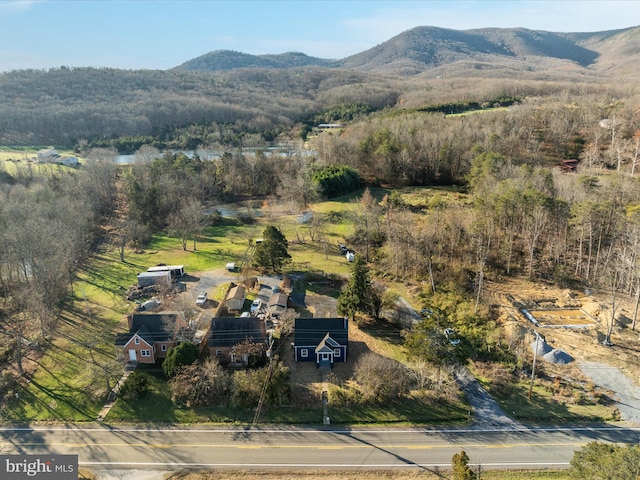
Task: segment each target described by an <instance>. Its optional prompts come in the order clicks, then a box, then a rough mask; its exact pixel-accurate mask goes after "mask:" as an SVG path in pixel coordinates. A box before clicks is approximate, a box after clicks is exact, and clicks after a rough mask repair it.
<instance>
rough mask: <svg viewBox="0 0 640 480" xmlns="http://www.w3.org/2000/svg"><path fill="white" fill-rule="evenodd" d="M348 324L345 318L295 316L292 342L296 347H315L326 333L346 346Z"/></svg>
mask: <svg viewBox="0 0 640 480" xmlns="http://www.w3.org/2000/svg"><path fill="white" fill-rule="evenodd" d="M348 325H349V322H348V320H347V319H346V318H296V320H295V324H294V327H293V328H294V332H293V343H294V345H295V346H296V347H311V346H312V347H316V346H318V345H319V344H320V343H321V342H322V341H323V340H324V338H325V336H326V335H327V333H328V334H329V336H330V337H331V339H332V340H334V341H335V342H338V343H339V344H340V345H344V346H346V345H347V343H348V342H349V333H348V329H349V327H348Z"/></svg>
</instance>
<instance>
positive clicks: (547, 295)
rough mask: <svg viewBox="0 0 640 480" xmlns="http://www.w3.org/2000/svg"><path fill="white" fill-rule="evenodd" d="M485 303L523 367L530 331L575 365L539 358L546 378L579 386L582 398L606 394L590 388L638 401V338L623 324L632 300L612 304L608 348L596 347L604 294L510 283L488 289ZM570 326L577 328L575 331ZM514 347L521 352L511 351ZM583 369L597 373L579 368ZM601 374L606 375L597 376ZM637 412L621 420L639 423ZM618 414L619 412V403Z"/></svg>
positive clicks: (606, 311)
mask: <svg viewBox="0 0 640 480" xmlns="http://www.w3.org/2000/svg"><path fill="white" fill-rule="evenodd" d="M486 300H488V301H489V303H490V304H491V305H492V308H493V309H494V311H495V312H496V313H497V317H498V320H499V323H500V324H501V325H503V327H504V329H505V333H506V335H507V336H508V337H509V338H510V343H511V345H512V348H514V349H519V348H521V349H522V350H519V352H520V353H521V354H522V355H524V356H525V357H527V356H528V358H529V361H530V360H531V358H530V357H531V355H532V352H531V349H530V348H529V346H530V345H531V344H532V342H534V341H535V335H534V333H533V332H534V331H537V332H538V333H539V334H541V335H543V336H544V340H545V341H546V343H548V344H549V345H550V346H551V347H552V348H554V349H560V350H562V351H564V352H566V353H567V354H568V355H570V356H571V357H573V358H574V359H575V360H576V362H571V363H569V364H567V365H553V364H550V363H549V362H544V358H542V361H541V362H540V365H541V368H543V369H544V370H545V371H546V372H547V375H548V377H549V378H551V379H554V378H557V379H562V380H563V382H564V381H566V382H571V383H573V384H575V383H580V384H582V385H584V386H585V388H586V390H585V394H586V395H587V396H593V395H594V394H598V395H600V394H606V393H604V392H598V391H596V390H594V388H593V385H594V384H595V385H597V386H598V387H601V389H606V390H607V391H610V392H611V395H612V396H613V398H617V399H627V400H628V399H629V398H632V397H633V396H634V395H637V396H640V390H638V391H635V390H633V388H632V387H634V386H635V385H638V384H639V383H640V369H639V368H638V367H640V342H639V338H638V332H635V331H633V330H631V328H630V320H629V319H630V318H631V317H632V316H633V306H634V303H633V298H624V297H622V298H618V299H617V301H618V302H619V308H618V309H617V311H616V322H615V324H614V328H613V335H612V338H611V340H612V342H613V343H614V345H613V346H611V347H607V346H604V345H603V344H602V340H603V339H604V338H605V332H606V329H607V324H608V321H609V320H610V318H611V306H610V305H611V300H610V298H608V296H607V294H606V293H603V292H598V291H596V290H593V291H571V290H567V289H560V288H554V287H553V286H549V285H541V284H536V283H532V282H527V281H524V280H513V281H509V282H507V283H501V284H491V285H489V287H488V288H487V296H486ZM522 309H526V310H528V311H530V312H531V314H532V315H533V316H534V317H535V319H536V320H538V324H535V323H534V322H532V321H531V319H529V318H528V317H527V316H526V315H525V314H523V313H522ZM576 325H580V326H581V327H580V328H575V326H576ZM519 344H520V345H523V346H521V347H517V345H519ZM527 349H528V351H526V352H525V350H527ZM584 365H592V366H593V365H596V366H597V367H594V368H583V366H584ZM605 372H608V373H610V375H606V374H604V375H601V374H603V373H605ZM559 390H561V389H559ZM596 396H597V395H596ZM619 402H623V403H624V402H625V401H624V400H619ZM637 407H638V408H636V406H632V407H631V410H630V411H629V412H627V413H626V414H623V418H624V417H626V418H625V419H629V421H640V405H638V406H637ZM619 408H620V410H621V412H622V409H623V408H624V406H623V405H622V403H619Z"/></svg>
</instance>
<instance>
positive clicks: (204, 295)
mask: <svg viewBox="0 0 640 480" xmlns="http://www.w3.org/2000/svg"><path fill="white" fill-rule="evenodd" d="M207 299H208V295H207V292H202V293H201V294H200V295H198V298H196V305H199V306H202V305H204V304H205V303H207Z"/></svg>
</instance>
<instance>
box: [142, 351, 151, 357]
mask: <svg viewBox="0 0 640 480" xmlns="http://www.w3.org/2000/svg"><path fill="white" fill-rule="evenodd" d="M140 356H142V357H150V356H151V350H140Z"/></svg>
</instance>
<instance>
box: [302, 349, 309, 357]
mask: <svg viewBox="0 0 640 480" xmlns="http://www.w3.org/2000/svg"><path fill="white" fill-rule="evenodd" d="M300 356H301V357H302V358H307V357H308V356H309V350H307V349H306V348H303V349H302V350H300Z"/></svg>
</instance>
